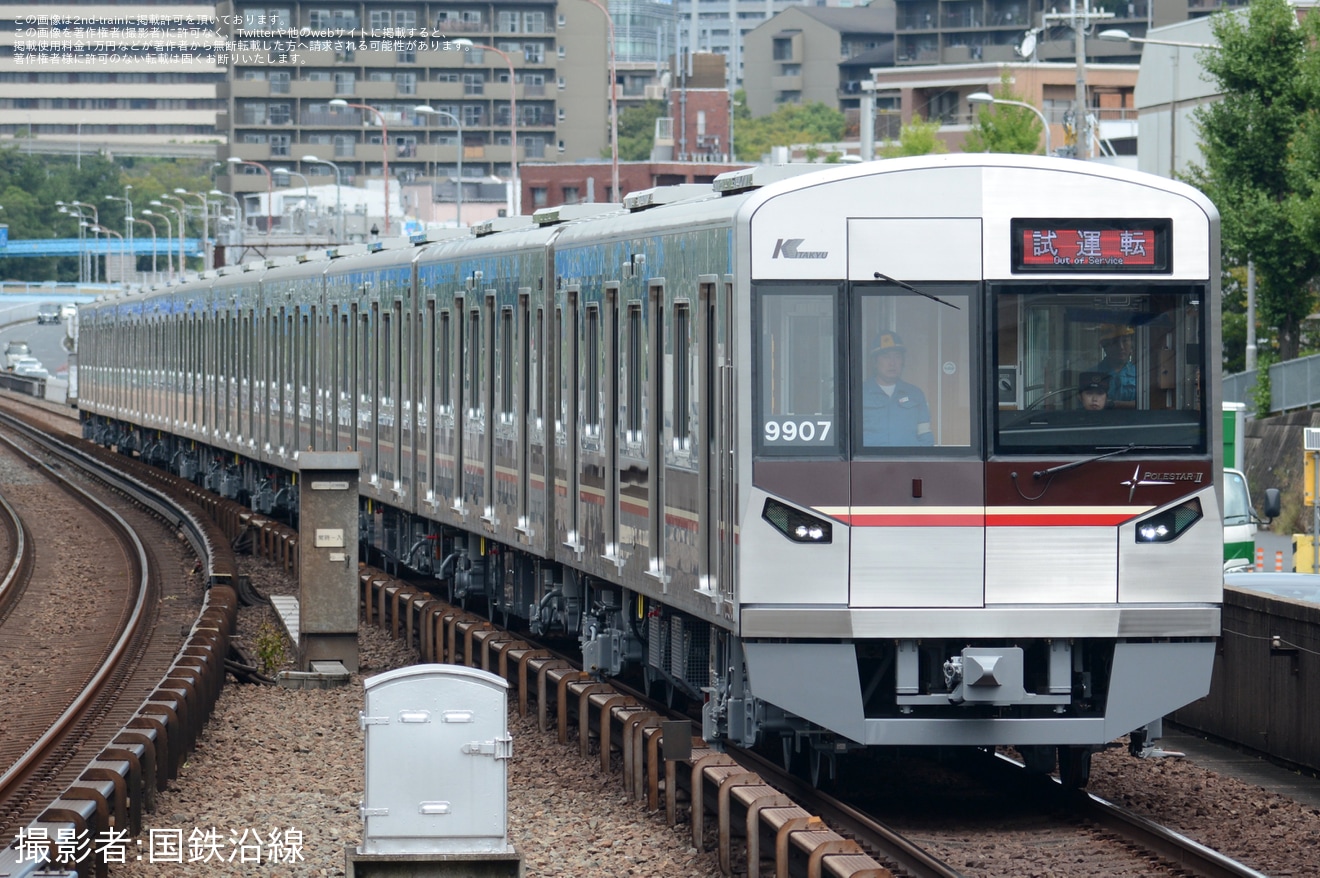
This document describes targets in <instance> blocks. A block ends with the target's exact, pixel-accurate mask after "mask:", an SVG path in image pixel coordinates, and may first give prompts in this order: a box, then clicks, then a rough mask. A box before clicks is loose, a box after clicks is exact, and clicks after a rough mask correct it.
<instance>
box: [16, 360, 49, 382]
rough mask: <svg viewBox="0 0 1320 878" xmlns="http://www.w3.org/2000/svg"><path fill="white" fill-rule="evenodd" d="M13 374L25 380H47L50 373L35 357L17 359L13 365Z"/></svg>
mask: <svg viewBox="0 0 1320 878" xmlns="http://www.w3.org/2000/svg"><path fill="white" fill-rule="evenodd" d="M14 374H15V375H22V376H23V377H25V378H49V377H50V373H49V372H47V371H46V367H45V366H43V365H41V361H40V360H38V359H37V358H36V357H19V358H18V359H17V361H15V363H14Z"/></svg>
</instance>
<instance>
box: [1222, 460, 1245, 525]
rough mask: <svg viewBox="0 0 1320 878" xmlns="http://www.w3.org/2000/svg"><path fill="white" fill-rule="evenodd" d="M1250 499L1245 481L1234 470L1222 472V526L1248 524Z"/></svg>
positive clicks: (1240, 474)
mask: <svg viewBox="0 0 1320 878" xmlns="http://www.w3.org/2000/svg"><path fill="white" fill-rule="evenodd" d="M1250 523H1251V497H1250V496H1248V494H1247V480H1246V478H1245V477H1243V475H1242V473H1240V472H1237V471H1235V470H1225V471H1224V524H1225V525H1230V524H1250Z"/></svg>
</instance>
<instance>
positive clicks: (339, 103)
mask: <svg viewBox="0 0 1320 878" xmlns="http://www.w3.org/2000/svg"><path fill="white" fill-rule="evenodd" d="M330 106H332V107H352V108H354V109H356V110H367V111H369V112H372V113H375V114H376V119H377V121H379V122H380V139H381V148H382V154H381V166H380V171H381V176H383V177H384V178H385V237H387V238H388V237H389V235H390V132H389V129H388V128H387V127H385V114H384V113H382V112H381V111H380V110H377V109H376V108H375V107H371V106H367V105H366V104H350V103H349V102H348V101H346V100H344V99H343V98H335V99H334V100H332V101H330Z"/></svg>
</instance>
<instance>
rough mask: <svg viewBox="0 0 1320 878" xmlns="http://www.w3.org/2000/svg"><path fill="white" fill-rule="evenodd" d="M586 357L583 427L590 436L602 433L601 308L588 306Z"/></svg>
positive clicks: (585, 329) (584, 330) (584, 361)
mask: <svg viewBox="0 0 1320 878" xmlns="http://www.w3.org/2000/svg"><path fill="white" fill-rule="evenodd" d="M583 335H584V338H583V342H584V353H585V356H584V357H583V358H582V369H583V371H584V373H585V374H584V376H583V377H584V379H585V382H586V386H585V390H584V395H583V403H582V425H583V427H584V428H585V429H586V431H587V433H588V435H593V436H594V435H598V434H599V433H600V408H601V399H600V365H601V357H600V306H599V305H596V304H594V303H593V304H591V305H588V306H587V319H586V321H585V327H584V329H583Z"/></svg>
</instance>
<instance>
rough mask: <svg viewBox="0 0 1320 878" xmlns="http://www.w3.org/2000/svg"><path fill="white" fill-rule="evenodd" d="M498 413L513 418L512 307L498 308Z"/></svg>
mask: <svg viewBox="0 0 1320 878" xmlns="http://www.w3.org/2000/svg"><path fill="white" fill-rule="evenodd" d="M500 414H502V415H504V416H505V419H506V420H508V421H509V422H512V418H513V308H512V307H510V306H505V307H504V308H501V309H500Z"/></svg>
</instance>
